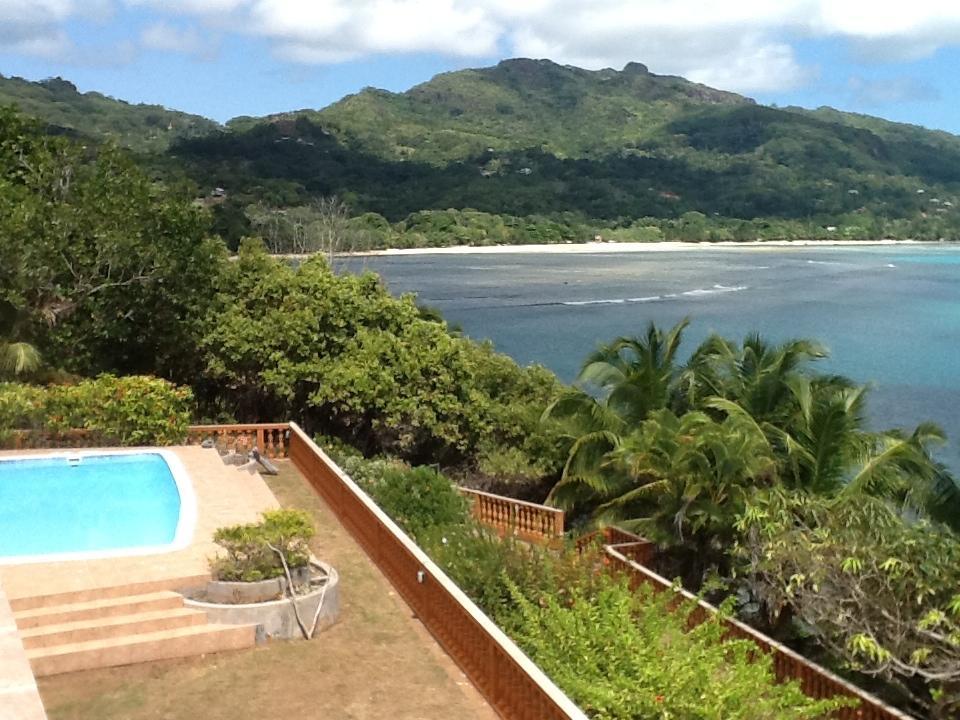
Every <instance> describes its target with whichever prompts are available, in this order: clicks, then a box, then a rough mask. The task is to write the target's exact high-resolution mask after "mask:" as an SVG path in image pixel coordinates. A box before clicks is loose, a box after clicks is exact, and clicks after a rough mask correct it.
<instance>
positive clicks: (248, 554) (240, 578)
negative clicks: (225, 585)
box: [210, 510, 326, 640]
mask: <svg viewBox="0 0 960 720" xmlns="http://www.w3.org/2000/svg"><path fill="white" fill-rule="evenodd" d="M262 518H263V519H262V520H261V521H260V522H258V523H248V524H244V525H231V526H229V527H224V528H220V529H219V530H217V531H216V532H215V533H214V535H213V539H214V542H216V543H217V544H218V545H220V546H221V547H223V548H224V549H225V550H226V551H227V554H226V556H225V557H223V556H221V557H216V558H212V559H211V560H210V571H211V574H212V575H213V576H214V578H215V579H216V580H218V581H227V582H248V583H256V582H260V581H263V580H272V579H278V578H285V579H286V591H287V593H289V595H290V604H291V606H292V607H293V612H294V615H295V616H296V620H297V625H299V626H300V631H301V632H302V633H303V636H304V637H305V638H306V639H307V640H309V639H311V638H312V637H313V634H314V632H315V631H316V628H317V619H318V617H319V614H320V608H321V607H322V605H323V597H322V595H321V599H320V604H319V605H318V606H317V612H316V615H315V616H314V619H313V625H312V627H311V628H310V629H309V630H308V629H307V627H306V625H304V623H303V619H302V618H301V617H300V610H299V608H298V607H297V590H296V585H297V583H296V582H295V581H294V575H295V574H296V576H297V579H298V580H299V582H300V584H309V582H310V546H309V541H310V538H312V537H313V534H314V527H313V524H312V523H311V521H310V516H309V515H308V514H307V513H305V512H303V511H302V510H268V511H266V512H264V513H263V516H262ZM324 592H326V590H324Z"/></svg>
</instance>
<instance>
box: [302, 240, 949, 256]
mask: <svg viewBox="0 0 960 720" xmlns="http://www.w3.org/2000/svg"><path fill="white" fill-rule="evenodd" d="M900 245H906V246H917V247H927V246H934V247H960V243H953V242H941V241H936V240H932V241H931V240H748V241H744V242H735V241H723V242H679V241H666V240H664V241H661V242H648V243H639V242H624V243H617V242H585V243H551V244H543V245H479V246H477V245H453V246H450V247H438V248H389V249H387V250H365V251H362V252H346V253H337V255H338V257H381V256H386V257H390V256H404V255H510V254H533V253H552V254H559V253H564V254H567V253H569V254H595V253H644V252H685V251H686V252H689V251H696V250H714V249H720V250H722V249H731V248H733V249H736V248H755V249H756V248H777V249H778V250H782V249H784V248H791V247H799V248H810V247H877V246H885V247H891V246H900ZM285 257H302V256H285Z"/></svg>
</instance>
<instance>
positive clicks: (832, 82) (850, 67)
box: [0, 0, 960, 134]
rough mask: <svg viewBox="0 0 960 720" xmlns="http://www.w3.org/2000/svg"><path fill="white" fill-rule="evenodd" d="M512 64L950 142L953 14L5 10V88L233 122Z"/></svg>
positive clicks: (482, 4)
mask: <svg viewBox="0 0 960 720" xmlns="http://www.w3.org/2000/svg"><path fill="white" fill-rule="evenodd" d="M509 57H536V58H549V59H551V60H554V61H556V62H559V63H564V64H571V65H577V66H580V67H585V68H590V69H600V68H604V67H613V68H617V69H619V68H622V67H623V66H624V65H625V64H626V63H627V62H630V61H636V62H642V63H644V64H645V65H647V66H648V67H649V68H650V70H651V72H655V73H660V74H671V75H682V76H684V77H687V78H689V79H691V80H695V81H697V82H702V83H706V84H708V85H711V86H713V87H717V88H721V89H724V90H733V91H736V92H740V93H743V94H745V95H749V96H750V97H753V98H756V99H757V100H758V101H760V102H763V103H767V104H777V105H802V106H804V107H819V106H821V105H830V106H832V107H836V108H840V109H843V110H850V111H854V112H862V113H867V114H870V115H878V116H881V117H885V118H889V119H892V120H898V121H903V122H910V123H916V124H919V125H924V126H927V127H932V128H939V129H943V130H948V131H950V132H954V133H958V134H960V112H958V111H957V108H960V2H957V0H914V1H913V2H910V3H907V2H902V1H899V2H889V1H886V0H832V1H831V0H743V1H738V0H725V1H722V2H717V1H715V0H589V1H587V0H580V1H576V0H477V1H475V2H463V1H461V0H0V73H2V74H3V75H7V76H11V75H17V76H20V77H25V78H27V79H30V80H39V79H43V78H46V77H53V76H60V77H63V78H65V79H68V80H70V81H72V82H73V83H74V84H76V85H77V87H78V88H79V89H80V90H82V91H88V90H97V91H99V92H103V93H105V94H107V95H111V96H113V97H117V98H121V99H124V100H127V101H130V102H149V103H158V104H161V105H165V106H167V107H170V108H174V109H177V110H184V111H188V112H192V113H197V114H200V115H204V116H206V117H210V118H213V119H215V120H219V121H221V122H222V121H226V120H228V119H230V118H231V117H235V116H238V115H265V114H269V113H273V112H281V111H285V110H293V109H299V108H306V107H311V108H320V107H323V106H325V105H328V104H330V103H332V102H335V101H336V100H338V99H339V98H341V97H343V96H344V95H346V94H348V93H351V92H356V91H358V90H360V89H361V88H363V87H366V86H375V87H380V88H385V89H387V90H393V91H402V90H406V89H407V88H409V87H411V86H413V85H415V84H417V83H419V82H423V81H425V80H428V79H429V78H430V77H432V76H433V75H435V74H436V73H439V72H445V71H449V70H457V69H461V68H466V67H483V66H487V65H493V64H495V63H496V62H497V61H499V60H501V59H504V58H509Z"/></svg>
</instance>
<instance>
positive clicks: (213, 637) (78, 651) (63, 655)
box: [27, 625, 256, 677]
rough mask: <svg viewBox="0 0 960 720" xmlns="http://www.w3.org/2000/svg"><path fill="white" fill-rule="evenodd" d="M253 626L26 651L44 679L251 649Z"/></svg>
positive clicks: (194, 628)
mask: <svg viewBox="0 0 960 720" xmlns="http://www.w3.org/2000/svg"><path fill="white" fill-rule="evenodd" d="M255 642H256V627H255V626H253V625H193V626H188V627H181V628H174V629H171V630H158V631H155V632H149V633H142V634H138V635H129V636H126V637H120V638H106V639H101V640H88V641H85V642H77V643H69V644H67V645H57V646H54V647H38V648H32V649H29V650H27V658H28V659H29V660H30V666H31V668H32V669H33V673H34V675H36V676H37V677H43V676H46V675H57V674H60V673H67V672H77V671H79V670H91V669H93V668H102V667H114V666H117V665H132V664H135V663H141V662H152V661H155V660H169V659H171V658H180V657H190V656H194V655H204V654H206V653H212V652H223V651H226V650H240V649H243V648H249V647H253V646H254V644H255Z"/></svg>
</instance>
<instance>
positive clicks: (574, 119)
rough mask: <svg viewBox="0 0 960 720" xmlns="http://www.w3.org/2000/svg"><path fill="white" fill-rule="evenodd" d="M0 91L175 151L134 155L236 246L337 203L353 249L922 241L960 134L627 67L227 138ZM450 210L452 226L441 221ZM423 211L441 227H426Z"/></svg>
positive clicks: (44, 91) (406, 97)
mask: <svg viewBox="0 0 960 720" xmlns="http://www.w3.org/2000/svg"><path fill="white" fill-rule="evenodd" d="M4 93H5V94H6V96H7V97H8V98H9V99H10V100H11V101H15V102H17V103H18V104H19V105H20V107H21V108H22V109H24V110H25V111H27V112H29V113H32V114H36V115H37V116H38V117H41V118H43V119H44V120H45V121H46V122H48V123H52V124H53V125H57V126H63V127H69V128H76V129H77V130H79V131H80V132H83V133H86V134H89V135H91V136H92V137H95V138H98V139H102V138H104V137H107V138H113V139H118V140H119V141H120V142H122V143H124V144H126V145H129V146H131V147H136V148H138V149H150V150H155V151H156V150H162V149H163V148H165V147H166V146H167V145H168V144H170V143H171V141H173V142H172V148H171V151H170V153H169V154H154V155H152V156H150V157H146V158H144V161H145V162H146V163H147V164H148V165H149V167H150V168H151V172H156V173H160V174H161V175H162V176H164V177H166V178H168V181H170V182H176V183H181V182H183V181H184V180H185V179H186V177H189V179H190V181H189V182H190V183H192V184H193V187H194V188H195V192H196V193H197V194H198V195H202V196H204V202H205V203H207V204H209V205H210V206H211V207H212V209H213V212H214V215H215V229H216V231H217V232H218V233H220V234H221V235H222V236H223V237H224V238H225V239H226V240H227V241H228V242H229V243H230V245H231V246H233V247H235V246H236V244H237V243H238V242H239V239H240V238H241V237H242V236H243V235H248V234H250V233H251V230H252V228H253V225H254V224H255V221H257V220H258V218H259V219H262V216H263V212H262V211H263V209H264V208H267V209H289V210H290V212H292V213H293V214H296V213H298V212H301V211H302V210H303V209H304V208H309V207H310V205H311V204H312V203H313V202H315V201H316V200H317V199H318V198H321V197H329V196H334V195H336V196H339V197H340V198H341V199H343V200H344V201H345V202H346V204H347V205H348V206H349V207H350V208H351V209H352V211H353V212H355V213H357V214H358V219H357V222H358V224H359V225H360V226H361V229H362V230H363V232H356V233H351V235H352V240H351V242H350V243H349V247H354V246H356V247H360V248H363V247H380V246H399V247H412V246H435V245H448V244H453V243H469V244H494V243H516V242H563V241H574V242H576V241H583V240H586V239H592V238H593V237H594V236H596V235H600V236H601V237H603V238H604V239H610V240H640V241H649V240H657V239H679V240H694V241H697V240H707V241H709V240H755V239H796V238H837V239H853V240H863V239H876V238H880V237H896V238H905V237H912V238H917V239H925V240H937V239H940V238H948V239H956V238H957V236H958V228H960V215H958V213H960V192H958V191H960V173H958V171H957V167H960V140H958V139H957V138H956V137H954V136H952V135H949V134H947V133H941V132H932V131H927V130H924V129H922V128H918V127H914V126H909V125H903V124H897V123H891V122H887V121H884V120H880V119H878V118H870V117H867V116H861V115H852V114H849V113H842V112H838V111H834V110H829V109H821V110H816V111H807V110H802V109H798V108H786V109H780V108H770V107H763V106H760V105H756V104H755V103H753V101H751V100H749V99H748V98H744V97H741V96H738V95H735V94H732V93H725V92H721V91H718V90H713V89H711V88H707V87H705V86H702V85H697V84H695V83H691V82H688V81H686V80H684V79H682V78H676V77H665V76H658V75H654V74H652V73H649V72H648V71H647V70H646V68H645V67H643V66H642V65H639V64H636V63H632V64H630V65H628V66H627V67H626V68H624V70H623V71H621V72H617V71H614V70H609V69H607V70H600V71H588V70H582V69H579V68H574V67H569V66H560V65H556V64H554V63H552V62H550V61H547V60H524V59H518V60H507V61H504V62H501V63H500V64H498V65H497V66H495V67H491V68H483V69H476V70H462V71H458V72H452V73H445V74H442V75H438V76H437V77H435V78H433V79H432V80H431V81H429V82H426V83H423V84H422V85H418V86H417V87H414V88H412V89H410V90H409V91H407V92H405V93H399V94H397V93H390V92H385V91H381V90H373V89H368V90H364V91H362V92H360V93H357V94H355V95H351V96H348V97H346V98H344V99H343V100H341V101H340V102H338V103H335V104H334V105H331V106H330V107H328V108H325V109H323V110H319V111H314V110H303V111H298V112H293V113H286V114H283V115H277V116H273V117H269V118H260V119H257V118H237V119H235V120H234V121H231V122H230V123H228V126H227V127H226V128H219V127H218V126H217V125H216V124H215V123H212V122H206V121H202V120H201V119H198V118H195V117H193V116H186V115H183V114H177V113H172V112H170V111H164V110H162V109H160V108H155V107H151V106H131V105H127V104H126V103H122V102H119V101H114V100H111V99H109V98H104V97H102V96H99V95H96V94H95V93H87V94H85V95H80V94H78V93H77V92H76V90H75V88H73V86H72V85H70V84H69V83H67V82H65V81H62V80H51V81H47V82H45V83H27V82H24V81H20V80H16V79H14V80H2V81H0V99H2V98H3V95H4ZM168 128H172V129H168ZM215 188H222V189H223V190H224V191H225V192H222V193H221V192H220V191H215ZM451 210H452V211H453V212H454V213H463V214H462V215H459V216H455V217H454V218H453V221H452V222H451V220H450V216H449V215H445V213H448V211H451ZM423 211H434V212H437V213H439V215H438V216H437V217H436V218H434V217H431V215H430V214H428V215H427V216H426V220H427V222H426V224H424V222H423V221H424V217H422V216H420V213H422V212H423ZM360 216H364V219H362V220H361V219H359V218H360Z"/></svg>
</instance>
